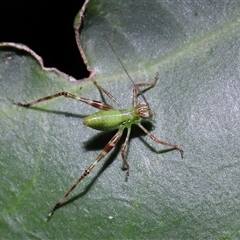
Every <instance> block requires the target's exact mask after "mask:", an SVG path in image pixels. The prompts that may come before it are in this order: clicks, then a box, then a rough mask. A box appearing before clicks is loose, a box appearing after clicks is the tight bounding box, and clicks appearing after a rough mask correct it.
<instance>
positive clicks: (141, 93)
mask: <svg viewBox="0 0 240 240" xmlns="http://www.w3.org/2000/svg"><path fill="white" fill-rule="evenodd" d="M105 38H106V40H107V42H108V44H109V46H110V47H111V49H112V51H113V53H114V54H115V56H116V57H117V59H118V61H119V62H120V64H121V66H122V68H123V70H124V71H125V73H126V74H127V76H128V77H129V79H130V80H131V81H132V83H133V85H135V87H137V86H136V84H135V82H134V81H133V79H132V77H131V76H130V75H129V73H128V71H127V69H126V68H125V66H124V65H123V63H122V61H121V59H120V58H119V56H118V55H117V53H116V51H115V49H114V48H113V46H112V44H111V42H110V41H109V40H108V38H107V37H106V36H105ZM137 90H138V93H139V94H140V95H141V96H142V98H143V100H144V101H145V103H146V104H147V105H148V106H149V103H148V101H147V99H146V98H145V96H144V95H143V92H142V91H141V90H140V89H139V87H137Z"/></svg>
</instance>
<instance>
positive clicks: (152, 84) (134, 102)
mask: <svg viewBox="0 0 240 240" xmlns="http://www.w3.org/2000/svg"><path fill="white" fill-rule="evenodd" d="M158 79H159V78H158V73H156V76H155V79H154V82H153V83H137V84H135V85H134V88H133V106H134V107H136V106H137V97H138V95H139V94H141V91H140V90H139V88H140V87H148V88H152V87H155V85H156V83H157V81H158ZM145 90H146V89H145ZM142 96H143V95H142ZM143 98H144V100H145V102H147V101H146V99H145V97H144V96H143Z"/></svg>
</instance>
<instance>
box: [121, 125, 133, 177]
mask: <svg viewBox="0 0 240 240" xmlns="http://www.w3.org/2000/svg"><path fill="white" fill-rule="evenodd" d="M130 133H131V128H128V129H127V136H126V139H125V142H124V144H123V146H122V149H121V155H122V160H123V163H124V164H125V166H126V167H127V171H126V179H127V178H128V176H129V168H130V166H129V164H128V162H127V159H126V156H125V153H126V150H127V147H128V143H129V137H130Z"/></svg>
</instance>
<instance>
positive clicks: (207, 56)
mask: <svg viewBox="0 0 240 240" xmlns="http://www.w3.org/2000/svg"><path fill="white" fill-rule="evenodd" d="M239 13H240V4H239V2H238V1H217V2H213V1H200V2H197V1H192V2H184V1H170V2H169V1H164V2H162V1H152V0H149V1H92V2H90V3H89V5H88V7H87V11H86V14H85V16H84V26H83V27H82V28H81V40H82V43H83V48H84V50H85V54H86V56H87V59H88V63H89V65H90V66H91V67H92V68H93V69H94V71H95V77H94V79H95V80H97V82H98V83H99V84H100V85H101V86H103V87H104V88H106V89H107V90H108V91H109V92H110V93H111V94H112V95H113V96H114V97H115V98H116V99H117V100H119V101H120V102H121V103H122V104H123V106H124V107H126V108H128V107H130V106H131V103H132V99H131V93H132V92H131V89H132V83H131V81H130V80H129V78H128V77H127V76H126V73H125V72H124V70H123V69H122V67H121V65H120V63H119V62H118V60H117V58H116V57H115V55H114V53H113V52H112V50H111V48H110V46H109V45H108V43H107V40H106V38H107V39H108V40H109V41H110V42H111V44H112V45H113V47H114V49H115V51H116V52H117V54H118V56H119V57H120V59H121V60H122V62H123V64H124V66H126V69H127V70H128V72H129V74H130V75H131V77H132V78H133V79H134V81H135V83H139V82H152V81H153V80H154V77H155V73H156V72H159V75H160V80H159V81H158V83H157V85H156V87H155V88H153V89H151V90H148V91H146V92H145V93H144V95H145V97H146V99H147V100H148V102H149V103H150V106H151V107H152V109H153V110H154V112H155V119H154V122H152V123H150V124H148V125H147V124H145V126H146V127H147V128H148V130H149V131H150V132H151V133H152V134H154V135H155V136H156V137H158V138H160V139H162V140H164V141H167V142H171V143H176V144H178V145H179V146H181V147H182V148H183V149H184V150H185V158H184V159H181V157H180V154H179V152H178V151H170V152H163V151H161V150H163V149H166V148H165V147H164V146H160V145H157V144H156V143H154V142H152V141H151V139H150V138H149V137H148V136H145V135H144V134H143V133H142V132H141V131H140V130H138V129H137V128H133V132H132V137H131V142H130V146H129V150H128V155H127V160H128V162H129V164H130V176H129V180H128V181H127V182H126V181H125V172H124V171H123V170H122V166H123V162H122V159H121V154H120V152H121V143H123V141H124V140H123V141H122V142H121V143H120V144H119V145H118V146H117V147H116V149H115V150H113V152H112V153H111V154H109V156H107V157H106V158H105V159H104V160H102V162H100V163H99V164H98V165H97V166H96V168H95V169H94V170H93V171H92V173H91V174H90V175H89V176H88V177H87V178H86V179H84V181H83V182H82V183H81V184H80V185H79V186H78V187H77V188H76V189H75V190H74V192H73V194H72V195H71V196H70V197H69V201H67V203H66V204H64V206H63V207H61V208H60V209H58V210H57V211H56V213H55V215H54V216H53V217H52V218H51V220H50V221H49V222H46V221H45V217H46V215H47V213H48V211H49V210H51V208H52V207H53V206H54V204H55V203H56V202H57V201H58V200H59V199H60V198H61V197H62V196H63V194H64V193H65V192H66V191H67V190H68V188H69V187H71V185H72V184H73V183H74V182H75V181H76V180H77V178H78V177H79V176H80V175H81V174H82V173H83V172H84V170H85V169H86V168H87V167H88V166H89V165H90V164H91V163H92V162H93V161H94V160H95V159H96V157H97V155H98V154H99V153H100V151H101V150H102V149H103V147H104V146H105V144H106V143H107V142H108V140H110V138H111V137H112V136H113V134H114V132H106V133H104V132H103V133H102V132H97V131H95V130H93V129H90V128H88V127H86V126H83V124H82V118H83V117H84V116H87V115H89V114H91V113H93V112H95V110H94V109H93V108H91V107H90V106H87V105H84V104H82V103H79V102H77V101H74V100H71V99H65V98H59V99H54V100H51V101H48V102H44V103H41V104H39V105H36V107H33V108H31V109H26V108H21V107H19V106H16V105H13V104H12V102H11V99H14V100H16V101H21V102H28V101H31V100H35V99H37V98H39V97H43V96H46V95H50V94H53V93H56V92H59V91H68V92H71V93H73V94H76V95H79V96H82V97H85V98H89V99H96V100H101V96H100V94H99V91H98V90H97V89H96V88H95V87H94V85H93V83H92V82H91V81H84V82H73V81H69V80H68V78H67V77H64V76H63V75H62V74H60V73H59V72H54V71H46V70H43V69H42V68H41V67H40V65H39V63H38V62H37V61H36V60H35V59H33V58H32V57H31V56H30V55H28V54H22V52H19V51H14V50H13V49H9V48H1V49H0V81H1V82H0V83H1V89H0V91H1V97H0V98H1V101H0V104H1V111H0V118H1V121H0V124H1V126H0V129H1V136H2V138H1V142H0V159H1V176H2V189H1V208H2V209H1V212H2V214H1V236H2V237H3V238H4V239H7V238H8V239H14V238H18V239H19V238H21V239H26V238H41V239H49V238H56V239H60V238H68V239H77V238H78V239H84V238H90V239H94V238H98V239H123V238H124V239H143V238H144V239H159V238H160V239H238V238H239V237H240V233H239V232H240V204H239V196H240V191H239V183H240V177H239V176H240V161H239V141H240V133H239V129H240V123H239V122H240V121H239V119H240V115H239V108H240V106H239V105H240V99H239V96H240V93H239V90H240V81H239V78H240V68H239V60H240V52H239V49H240V16H239ZM70 37H71V36H70ZM105 99H106V100H107V101H108V99H107V98H105ZM139 99H140V100H141V98H139ZM108 102H109V101H108ZM109 103H111V102H109Z"/></svg>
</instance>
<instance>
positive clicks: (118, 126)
mask: <svg viewBox="0 0 240 240" xmlns="http://www.w3.org/2000/svg"><path fill="white" fill-rule="evenodd" d="M118 59H119V58H118ZM119 61H120V59H119ZM120 63H121V65H122V66H123V64H122V62H121V61H120ZM123 67H124V66H123ZM124 70H125V72H126V73H127V75H128V76H129V74H128V72H127V71H126V69H125V68H124ZM129 77H130V76H129ZM130 79H131V77H130ZM131 81H132V82H133V80H132V79H131ZM157 81H158V74H156V77H155V79H154V81H153V82H152V83H137V84H134V86H133V90H132V94H133V106H132V107H131V108H129V109H124V108H123V106H122V105H121V104H120V103H119V102H118V101H117V100H116V99H115V98H114V97H113V96H112V95H111V94H110V93H109V92H108V91H107V90H105V89H104V88H103V87H101V86H100V85H98V83H97V82H96V81H95V80H93V83H94V84H95V86H96V87H97V88H98V89H99V91H101V92H102V93H103V94H105V95H106V96H107V97H109V98H110V99H111V100H113V101H114V102H115V103H116V104H117V105H118V106H119V107H120V110H118V109H115V108H114V107H113V106H111V105H109V104H107V103H105V102H100V101H97V100H90V99H86V98H82V97H77V96H76V95H73V94H71V93H68V92H58V93H55V94H53V95H49V96H45V97H43V98H39V99H37V100H35V101H32V102H29V103H21V102H15V101H13V103H14V104H16V105H18V106H22V107H31V106H33V105H35V104H38V103H40V102H44V101H48V100H50V99H53V98H57V97H61V96H63V97H66V98H72V99H75V100H78V101H80V102H83V103H86V104H88V105H90V106H92V107H94V108H97V109H98V110H99V111H98V112H96V113H93V114H91V115H89V116H87V117H85V118H84V119H83V124H84V125H86V126H88V127H91V128H93V129H96V130H100V131H108V130H117V133H116V134H115V135H114V136H113V137H112V139H111V140H110V141H109V142H108V143H107V144H106V146H105V147H104V148H103V150H102V151H101V152H100V154H99V155H98V156H97V158H96V160H95V161H94V162H93V163H92V164H91V165H90V166H89V167H88V168H87V169H86V170H85V171H84V173H83V174H82V175H81V176H80V177H79V179H78V180H77V181H76V182H75V184H74V185H73V186H72V187H71V188H70V189H69V190H68V191H67V192H66V194H65V195H64V196H63V197H62V198H61V199H60V200H59V201H58V202H57V203H56V204H55V206H54V207H53V208H52V210H51V211H50V212H49V213H48V215H47V218H48V219H49V218H50V217H51V216H52V215H53V214H54V212H55V211H56V209H58V208H59V207H60V205H61V204H62V203H63V202H65V200H66V198H67V197H68V196H69V195H70V193H71V192H72V191H73V190H74V189H75V188H76V186H77V185H78V184H79V183H80V182H81V181H82V180H83V179H84V178H85V177H86V176H87V175H88V174H89V173H90V172H91V171H92V170H93V168H94V167H95V166H96V165H97V163H98V162H100V161H101V160H102V159H103V158H104V157H105V156H106V155H107V154H108V153H109V152H110V151H111V150H112V149H113V148H114V147H115V146H116V144H117V143H118V141H119V140H120V138H121V137H122V134H123V132H124V130H125V129H127V135H126V139H125V141H124V143H123V146H122V148H121V156H122V159H123V162H124V165H125V166H126V177H128V176H129V168H130V167H129V164H128V162H127V160H126V156H125V153H126V149H127V146H128V142H129V138H130V133H131V127H132V125H133V124H136V125H138V126H139V127H140V128H141V129H142V130H143V132H145V133H146V134H147V135H148V136H149V137H150V138H151V139H152V140H153V141H155V142H156V143H158V144H162V145H165V146H168V147H171V148H173V149H176V150H178V151H179V152H180V154H181V157H182V158H183V150H182V149H181V148H180V147H179V146H178V145H175V144H172V143H167V142H164V141H162V140H159V139H157V138H156V137H155V136H153V135H152V134H151V133H150V132H149V131H148V130H147V129H146V128H145V127H143V125H142V124H141V120H142V119H145V120H146V119H147V120H150V119H152V117H153V111H152V110H151V108H150V106H149V104H148V102H147V101H146V99H145V97H144V95H143V93H142V91H141V90H140V88H142V87H146V88H147V89H149V88H152V87H154V86H155V85H156V83H157ZM139 95H141V96H142V97H143V99H144V102H140V103H138V96H139Z"/></svg>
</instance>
